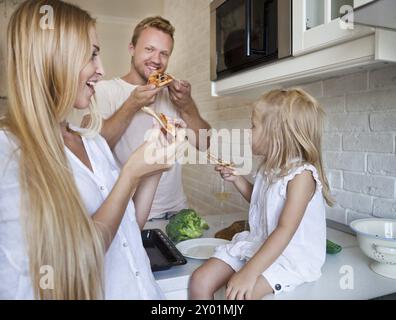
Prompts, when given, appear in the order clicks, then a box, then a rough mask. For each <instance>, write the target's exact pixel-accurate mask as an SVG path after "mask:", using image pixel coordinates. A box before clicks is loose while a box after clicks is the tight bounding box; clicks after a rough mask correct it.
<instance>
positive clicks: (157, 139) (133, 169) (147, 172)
mask: <svg viewBox="0 0 396 320" xmlns="http://www.w3.org/2000/svg"><path fill="white" fill-rule="evenodd" d="M187 146H188V142H187V141H186V140H185V129H184V128H177V129H176V137H175V138H174V139H172V141H170V140H169V139H166V137H165V136H164V135H163V133H162V132H161V130H160V129H159V128H154V129H153V130H152V132H151V135H150V137H149V139H148V141H146V142H145V143H144V144H143V145H141V146H140V147H139V148H138V149H136V150H135V152H134V153H133V154H132V155H131V156H130V157H129V159H128V161H127V163H126V164H125V166H124V168H123V171H127V172H128V173H129V174H130V175H131V176H132V177H135V178H138V179H140V178H143V177H146V176H151V175H154V174H157V173H162V172H164V171H167V170H169V169H170V168H171V167H172V166H173V165H174V164H175V163H176V161H177V160H178V159H180V158H181V157H182V156H183V155H184V152H185V151H186V149H187Z"/></svg>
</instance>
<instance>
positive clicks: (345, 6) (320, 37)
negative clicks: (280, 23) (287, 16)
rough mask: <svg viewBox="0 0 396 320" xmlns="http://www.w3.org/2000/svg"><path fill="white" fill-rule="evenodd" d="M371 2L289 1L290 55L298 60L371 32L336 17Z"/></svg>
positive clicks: (373, 30)
mask: <svg viewBox="0 0 396 320" xmlns="http://www.w3.org/2000/svg"><path fill="white" fill-rule="evenodd" d="M371 1H373V0H293V55H294V56H299V55H302V54H306V53H309V52H312V51H316V50H320V49H323V48H326V47H330V46H334V45H336V44H338V43H342V42H346V41H351V40H353V39H357V38H360V37H364V36H366V35H369V34H373V33H374V32H375V29H374V28H369V27H363V26H358V25H353V24H349V25H348V24H346V23H345V22H343V21H342V20H341V19H340V18H339V16H340V15H343V14H346V13H347V12H349V11H350V10H353V9H352V7H353V8H357V7H359V6H361V5H363V4H366V3H368V2H371Z"/></svg>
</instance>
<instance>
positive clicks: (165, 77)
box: [148, 71, 174, 88]
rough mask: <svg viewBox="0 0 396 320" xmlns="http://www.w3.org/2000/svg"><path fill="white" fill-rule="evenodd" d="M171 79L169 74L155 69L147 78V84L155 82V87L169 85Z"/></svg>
mask: <svg viewBox="0 0 396 320" xmlns="http://www.w3.org/2000/svg"><path fill="white" fill-rule="evenodd" d="M173 80H174V79H173V77H172V76H171V75H170V74H167V73H164V72H160V71H156V72H154V73H152V74H151V75H150V77H149V78H148V84H155V85H156V86H157V88H160V87H164V86H167V85H169V84H170V83H171V82H172V81H173Z"/></svg>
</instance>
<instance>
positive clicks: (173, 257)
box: [142, 229, 187, 271]
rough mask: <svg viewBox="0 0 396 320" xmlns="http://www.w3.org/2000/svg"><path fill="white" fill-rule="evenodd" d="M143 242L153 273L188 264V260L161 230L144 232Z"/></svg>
mask: <svg viewBox="0 0 396 320" xmlns="http://www.w3.org/2000/svg"><path fill="white" fill-rule="evenodd" d="M142 240H143V246H144V248H145V249H146V252H147V255H148V257H149V259H150V264H151V270H152V271H161V270H167V269H170V268H171V267H173V266H180V265H183V264H186V263H187V260H186V258H184V257H183V255H182V254H181V253H180V251H179V250H177V248H176V247H175V245H174V244H173V242H172V241H171V240H170V239H169V238H168V237H167V235H166V234H165V233H164V232H162V231H161V230H160V229H146V230H143V231H142Z"/></svg>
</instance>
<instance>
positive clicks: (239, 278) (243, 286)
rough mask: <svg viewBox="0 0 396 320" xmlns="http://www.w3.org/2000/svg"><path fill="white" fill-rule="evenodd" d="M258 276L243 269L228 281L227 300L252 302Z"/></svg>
mask: <svg viewBox="0 0 396 320" xmlns="http://www.w3.org/2000/svg"><path fill="white" fill-rule="evenodd" d="M256 282H257V276H255V275H252V273H250V274H249V272H247V271H246V270H244V269H242V270H240V271H239V272H237V273H235V274H234V275H233V276H232V277H231V279H230V280H229V281H228V284H227V290H226V299H227V300H251V299H252V294H253V289H254V286H255V285H256Z"/></svg>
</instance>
